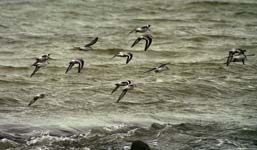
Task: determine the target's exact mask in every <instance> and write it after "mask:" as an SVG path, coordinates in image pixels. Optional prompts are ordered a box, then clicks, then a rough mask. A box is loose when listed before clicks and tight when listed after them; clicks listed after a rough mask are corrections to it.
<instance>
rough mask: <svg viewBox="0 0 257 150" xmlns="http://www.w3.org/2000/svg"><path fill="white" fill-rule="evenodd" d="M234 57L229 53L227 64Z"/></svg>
mask: <svg viewBox="0 0 257 150" xmlns="http://www.w3.org/2000/svg"><path fill="white" fill-rule="evenodd" d="M232 59H233V55H229V56H228V58H227V62H226V64H227V66H228V65H229V64H230V62H231V61H232Z"/></svg>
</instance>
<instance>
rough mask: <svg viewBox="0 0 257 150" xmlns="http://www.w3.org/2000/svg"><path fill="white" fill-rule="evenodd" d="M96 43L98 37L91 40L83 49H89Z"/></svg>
mask: <svg viewBox="0 0 257 150" xmlns="http://www.w3.org/2000/svg"><path fill="white" fill-rule="evenodd" d="M97 41H98V37H96V38H95V39H93V40H92V41H91V42H90V43H88V44H86V45H85V47H90V46H92V45H94V44H95V43H96V42H97Z"/></svg>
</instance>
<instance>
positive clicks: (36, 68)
mask: <svg viewBox="0 0 257 150" xmlns="http://www.w3.org/2000/svg"><path fill="white" fill-rule="evenodd" d="M39 68H40V67H39V66H36V67H35V69H34V71H33V72H32V73H31V75H30V77H32V76H33V75H34V74H35V73H36V72H37V71H38V70H39Z"/></svg>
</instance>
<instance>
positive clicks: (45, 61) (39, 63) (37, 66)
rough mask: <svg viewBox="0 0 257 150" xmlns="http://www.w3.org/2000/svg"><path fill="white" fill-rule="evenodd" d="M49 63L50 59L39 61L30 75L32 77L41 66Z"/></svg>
mask: <svg viewBox="0 0 257 150" xmlns="http://www.w3.org/2000/svg"><path fill="white" fill-rule="evenodd" d="M47 65H48V60H44V61H39V62H37V63H34V64H33V65H32V66H35V69H34V71H33V72H32V73H31V75H30V77H32V76H33V75H34V74H35V73H36V72H37V71H38V70H39V69H40V68H42V67H46V66H47Z"/></svg>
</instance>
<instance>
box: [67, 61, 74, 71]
mask: <svg viewBox="0 0 257 150" xmlns="http://www.w3.org/2000/svg"><path fill="white" fill-rule="evenodd" d="M73 65H74V64H73V63H70V64H69V67H68V68H67V69H66V71H65V73H67V72H68V71H70V70H71V68H72V66H73Z"/></svg>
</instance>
